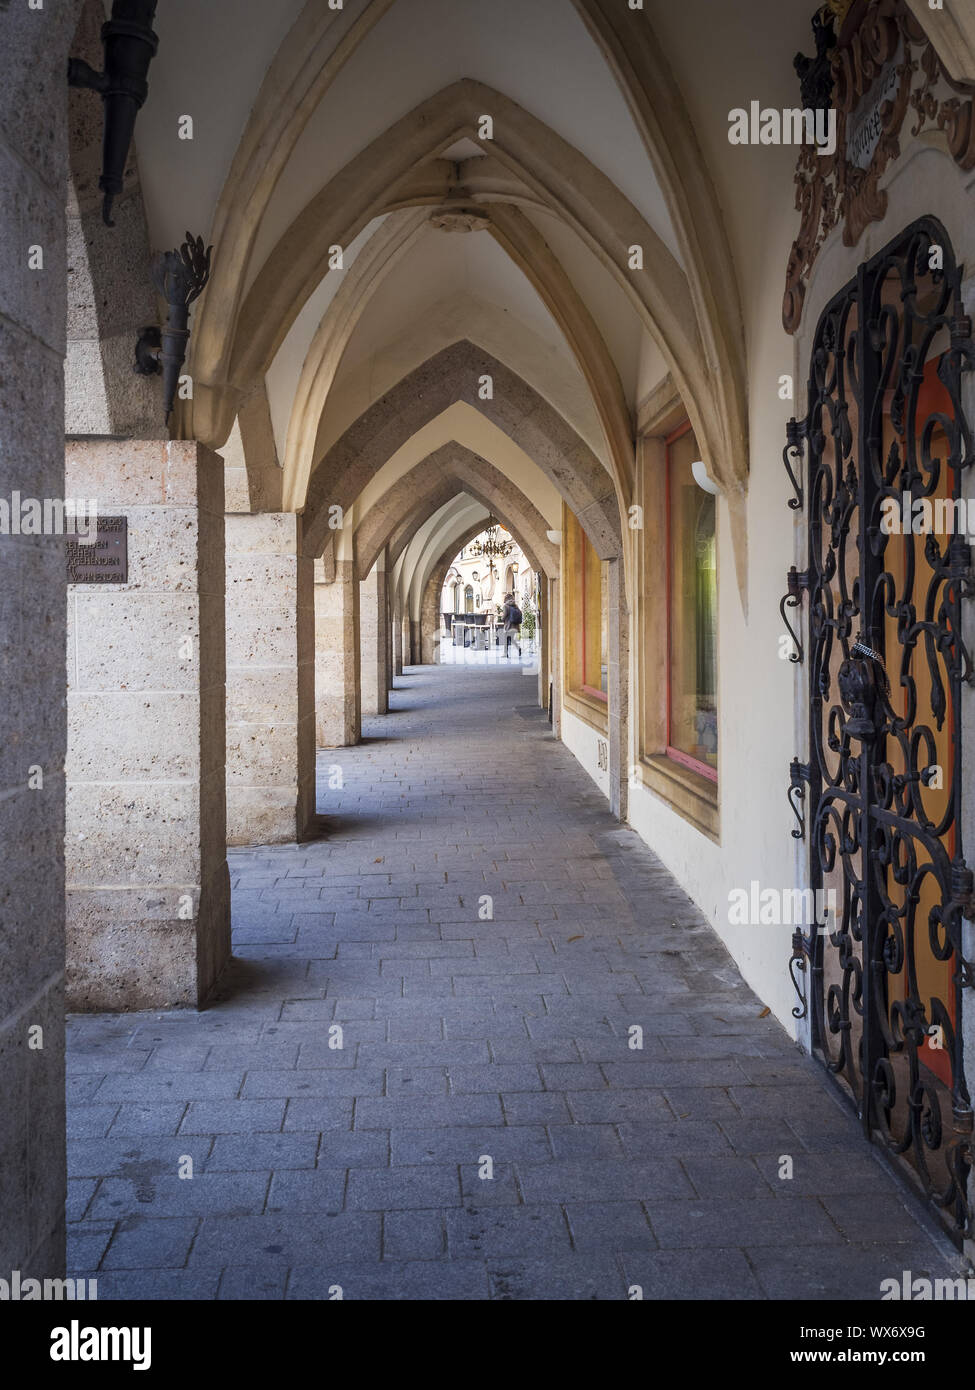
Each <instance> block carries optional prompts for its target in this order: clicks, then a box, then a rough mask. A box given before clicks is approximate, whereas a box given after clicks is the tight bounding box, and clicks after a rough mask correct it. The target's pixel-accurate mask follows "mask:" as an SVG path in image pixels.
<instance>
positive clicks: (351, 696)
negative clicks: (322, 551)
mask: <svg viewBox="0 0 975 1390" xmlns="http://www.w3.org/2000/svg"><path fill="white" fill-rule="evenodd" d="M316 571H317V573H316V578H315V730H316V735H317V743H318V747H319V748H346V747H348V746H349V745H351V744H354V743H358V742H359V736H360V731H361V727H362V722H361V716H362V711H361V707H360V706H361V702H360V698H359V687H358V683H357V679H356V675H357V673H356V653H357V651H358V649H359V585H358V583H357V582H356V578H355V565H354V563H353V562H352V561H351V560H338V561H336V564H335V578H334V579H333V580H332V582H331V583H330V584H326V583H325V582H324V576H323V575H321V563H320V562H318V561H316ZM320 575H321V577H320Z"/></svg>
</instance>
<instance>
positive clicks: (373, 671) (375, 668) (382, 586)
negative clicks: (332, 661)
mask: <svg viewBox="0 0 975 1390" xmlns="http://www.w3.org/2000/svg"><path fill="white" fill-rule="evenodd" d="M386 619H387V608H386V557H385V555H380V557H379V559H378V560H377V561H376V563H375V564H374V565H373V567H372V569H371V570H370V571H369V573H368V574H367V575H366V577H365V579H363V580H362V582H361V583H360V585H359V650H360V653H361V658H360V662H361V664H360V670H361V673H362V678H361V689H362V713H363V716H369V715H374V714H387V713H388V712H389V673H388V671H387V665H386V663H387V656H386V652H387V647H388V645H389V644H388V640H387V621H386Z"/></svg>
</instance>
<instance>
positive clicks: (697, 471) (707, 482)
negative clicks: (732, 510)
mask: <svg viewBox="0 0 975 1390" xmlns="http://www.w3.org/2000/svg"><path fill="white" fill-rule="evenodd" d="M691 473H692V474H693V475H694V481H695V482H696V483H697V485H698V487H699V488H702V489H703V490H704V491H705V492H710V494H711V496H712V497H720V495H721V489H720V488H719V487H718V485H717V483H714V482H712V481H711V479H710V478H709V477H708V470H707V469H706V468H705V467H704V460H703V459H695V461H694V462H693V463H692V464H691Z"/></svg>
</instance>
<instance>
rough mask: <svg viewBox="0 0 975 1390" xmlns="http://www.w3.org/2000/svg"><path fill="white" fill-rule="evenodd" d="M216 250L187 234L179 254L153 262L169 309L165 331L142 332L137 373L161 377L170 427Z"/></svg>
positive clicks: (165, 255)
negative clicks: (197, 305)
mask: <svg viewBox="0 0 975 1390" xmlns="http://www.w3.org/2000/svg"><path fill="white" fill-rule="evenodd" d="M212 253H213V247H212V246H208V247H207V248H206V249H205V250H204V247H203V238H202V237H199V236H198V237H194V236H192V235H191V234H190V233H189V232H187V233H186V240H185V241H184V242H183V245H182V246H181V247H180V248H179V250H177V251H161V252H160V253H159V254H158V255H157V256H156V257H155V258H154V259H153V262H152V281H153V284H154V285H155V287H156V290H157V291H158V293H159V294H160V295H162V297H163V299H165V301H166V303H167V305H168V306H169V316H168V318H167V320H166V327H165V328H164V329H162V330H161V331H160V329H158V328H156V327H155V325H150V326H149V327H148V328H143V330H142V332H141V333H140V334H139V338H138V340H137V342H136V345H135V371H136V372H137V373H138V374H139V375H140V376H157V375H161V376H162V379H163V411H164V414H165V419H166V422H167V424H168V422H169V417H170V415H171V414H172V411H173V405H174V403H175V401H176V391H177V389H178V387H179V374H180V368H181V367H182V365H183V363H184V362H185V361H186V348H187V344H188V343H189V340H190V328H189V322H190V305H191V304H192V303H193V301H194V300H195V299H198V298H199V296H200V295H201V294H202V293H203V291H204V290H205V289H206V285H207V281H208V280H209V278H210V257H211V255H212Z"/></svg>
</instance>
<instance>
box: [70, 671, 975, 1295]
mask: <svg viewBox="0 0 975 1390" xmlns="http://www.w3.org/2000/svg"><path fill="white" fill-rule="evenodd" d="M533 689H534V681H533V679H528V678H526V676H525V675H523V674H522V673H521V672H520V671H519V669H518V668H517V667H516V666H515V665H514V664H513V663H512V665H510V666H507V667H506V666H488V665H483V666H475V665H467V666H464V665H452V666H437V667H429V666H425V667H407V668H406V669H405V671H404V673H403V675H402V676H401V677H398V678H397V680H396V688H395V690H394V691H393V693H392V695H391V697H390V704H391V708H390V713H389V714H388V715H387V716H385V717H384V718H382V719H374V720H372V721H367V723H366V727H365V737H364V739H363V742H362V743H361V744H359V745H358V746H357V747H354V748H345V749H340V750H333V751H331V752H327V751H326V752H320V753H319V767H318V774H319V787H320V797H319V805H320V807H321V808H323V809H324V808H325V806H326V804H327V808H328V815H327V818H326V822H325V830H326V834H325V837H324V838H322V839H320V840H317V841H313V842H309V843H305V844H292V845H279V846H275V847H271V848H263V849H254V850H235V851H233V852H232V856H231V871H232V875H233V919H234V957H235V960H234V964H233V966H232V970H231V974H230V977H229V979H228V982H227V985H226V988H225V989H224V990H223V992H222V996H221V998H220V999H219V1000H218V1001H217V1002H215V1003H214V1004H213V1006H212V1007H210V1008H208V1009H206V1010H204V1011H202V1012H199V1013H197V1012H192V1011H187V1010H182V1011H176V1012H168V1013H160V1014H149V1013H137V1014H129V1015H123V1016H119V1015H108V1014H100V1015H86V1016H75V1017H74V1018H73V1019H71V1020H70V1023H69V1053H68V1069H69V1121H68V1123H69V1171H70V1174H71V1178H70V1184H69V1187H70V1192H69V1217H70V1224H69V1238H68V1239H69V1244H68V1250H69V1271H70V1270H74V1271H76V1272H77V1273H79V1274H86V1275H87V1276H88V1277H90V1278H96V1279H97V1280H98V1290H99V1297H102V1298H105V1297H110V1298H143V1297H145V1298H166V1299H172V1298H203V1299H211V1298H253V1299H258V1298H278V1297H290V1298H322V1299H326V1298H329V1297H334V1296H335V1293H334V1289H335V1286H337V1285H338V1286H341V1289H342V1292H343V1296H344V1297H345V1298H350V1299H372V1298H382V1299H395V1298H400V1299H402V1298H450V1299H483V1298H488V1297H490V1298H496V1299H510V1298H535V1299H539V1298H569V1299H576V1298H585V1299H620V1298H625V1297H628V1296H629V1297H633V1296H634V1294H633V1292H632V1290H633V1287H634V1286H639V1287H640V1289H642V1294H643V1297H644V1298H647V1299H649V1298H658V1297H663V1298H678V1297H693V1298H708V1297H714V1298H734V1299H739V1298H749V1299H761V1298H789V1297H796V1298H803V1299H808V1298H814V1299H816V1298H824V1297H839V1298H875V1297H876V1296H877V1290H878V1288H879V1285H880V1280H881V1279H882V1278H884V1277H886V1276H887V1275H889V1274H890V1273H891V1271H892V1270H898V1271H899V1270H901V1269H909V1270H912V1271H913V1273H914V1274H915V1275H919V1276H920V1275H928V1276H929V1277H948V1276H949V1275H950V1274H954V1273H957V1270H956V1268H955V1266H956V1264H957V1256H956V1255H955V1253H954V1252H953V1250H952V1249H951V1247H950V1246H949V1245H947V1243H946V1242H945V1241H944V1239H943V1238H942V1237H941V1236H939V1235H936V1234H935V1233H934V1231H933V1228H931V1229H930V1230H929V1228H928V1227H927V1226H926V1225H925V1224H922V1223H924V1222H925V1218H924V1217H923V1216H922V1215H921V1214H920V1209H919V1207H918V1206H917V1204H916V1203H914V1202H913V1201H912V1202H910V1205H907V1204H906V1202H905V1199H904V1198H903V1197H902V1195H901V1191H900V1189H899V1187H898V1186H897V1185H896V1183H895V1181H894V1180H893V1178H891V1177H890V1176H888V1174H887V1171H886V1170H885V1169H883V1168H882V1167H881V1166H880V1164H879V1162H878V1160H877V1159H876V1157H875V1156H874V1154H873V1151H872V1150H871V1149H870V1148H869V1146H867V1145H865V1144H864V1143H863V1139H862V1137H861V1134H860V1131H859V1128H858V1126H857V1124H856V1122H855V1121H854V1119H853V1118H852V1116H851V1115H850V1114H849V1113H848V1112H847V1111H846V1110H845V1109H842V1108H841V1107H840V1106H839V1104H838V1103H837V1101H836V1100H834V1098H833V1096H832V1094H831V1093H830V1092H829V1091H828V1090H827V1087H826V1083H825V1079H824V1078H823V1077H822V1076H821V1069H820V1068H818V1067H817V1065H816V1064H815V1063H813V1062H812V1061H811V1060H810V1059H808V1058H805V1057H803V1056H802V1054H801V1053H800V1052H799V1051H798V1050H797V1048H796V1046H795V1044H794V1043H793V1042H792V1041H791V1040H790V1039H789V1038H788V1037H787V1036H786V1034H785V1032H784V1030H783V1029H782V1027H781V1025H780V1024H779V1023H778V1022H776V1020H775V1019H774V1018H772V1017H771V1016H769V1014H768V1010H767V1009H763V1008H762V1005H761V1003H760V1001H759V1000H758V999H757V998H756V997H755V995H754V994H753V993H752V992H751V991H750V990H749V989H748V988H747V987H746V985H745V984H744V983H743V982H742V980H741V977H740V976H739V974H738V971H737V969H736V968H735V966H734V964H733V962H732V960H731V958H730V957H729V955H728V954H727V952H726V951H725V949H724V947H723V946H722V945H721V943H720V942H719V940H718V938H717V936H716V935H715V934H714V933H713V931H712V930H711V928H710V927H709V926H708V925H706V923H705V921H704V919H703V917H702V915H701V913H700V912H699V911H697V910H696V909H695V908H694V907H693V905H692V903H691V901H690V900H689V898H688V897H687V896H686V894H684V893H683V892H682V891H681V890H680V889H679V888H678V887H677V886H676V884H675V882H674V880H673V878H672V877H671V876H670V874H669V873H668V872H667V871H666V870H665V869H664V868H663V867H662V866H661V864H660V863H659V861H658V860H657V859H656V858H655V856H654V855H653V854H652V853H651V852H650V850H649V849H648V848H647V847H646V845H645V844H644V843H643V841H642V840H641V839H640V838H639V837H638V836H637V835H636V834H635V833H634V832H633V831H631V830H629V829H626V828H621V827H620V825H619V824H618V822H617V821H616V820H615V819H614V818H613V816H612V815H611V814H610V812H609V809H608V807H607V804H606V801H605V798H604V797H603V796H602V795H601V793H600V792H599V790H598V789H597V788H596V786H595V785H594V784H593V783H592V782H591V780H590V779H589V777H588V776H587V774H586V773H585V772H584V771H583V770H582V768H581V767H580V766H579V763H578V762H577V761H576V759H575V758H574V757H573V756H572V755H571V753H570V752H569V751H568V750H567V749H566V748H565V746H564V745H563V744H561V743H560V742H559V741H557V740H556V739H555V738H553V736H552V734H551V731H550V728H549V725H548V723H547V721H546V718H545V716H544V714H543V712H542V711H540V710H539V709H538V707H537V704H536V703H535V701H534V699H533ZM337 773H338V774H339V775H340V777H341V781H342V787H341V789H338V788H337V787H336V786H335V782H336V780H337ZM330 781H331V783H332V785H331V786H329V782H330ZM326 789H327V790H326ZM487 899H490V900H491V901H490V903H488V902H487ZM492 911H493V916H491V915H488V914H489V913H491V912H492ZM335 1025H339V1027H340V1029H341V1043H342V1046H341V1047H335V1046H333V1045H331V1044H330V1039H331V1043H334V1042H336V1041H337V1040H338V1035H337V1034H336V1033H335V1031H334V1030H335ZM635 1028H638V1029H642V1034H643V1036H642V1043H643V1046H642V1048H640V1049H635V1048H633V1047H631V1046H630V1041H631V1039H632V1040H634V1041H635V1040H637V1037H638V1035H636V1034H634V1033H633V1032H632V1030H633V1029H635ZM187 1158H189V1159H191V1160H192V1178H189V1177H183V1178H180V1177H178V1176H177V1173H178V1172H180V1171H182V1172H188V1171H190V1170H189V1168H188V1167H187V1163H186V1160H187ZM786 1159H788V1160H791V1165H790V1164H786V1163H785V1160H786ZM790 1169H791V1177H783V1176H782V1174H783V1173H784V1172H786V1171H787V1170H790ZM488 1173H492V1174H493V1175H492V1176H486V1174H488ZM482 1175H484V1176H482ZM868 1194H869V1201H867V1200H866V1197H867V1195H868ZM330 1291H331V1292H330ZM628 1291H629V1292H628Z"/></svg>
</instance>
